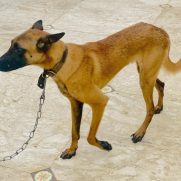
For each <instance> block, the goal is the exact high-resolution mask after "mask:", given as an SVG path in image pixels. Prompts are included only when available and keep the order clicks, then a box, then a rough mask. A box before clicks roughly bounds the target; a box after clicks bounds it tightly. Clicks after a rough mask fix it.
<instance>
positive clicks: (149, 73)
mask: <svg viewBox="0 0 181 181" xmlns="http://www.w3.org/2000/svg"><path fill="white" fill-rule="evenodd" d="M64 34H65V33H64V32H61V33H57V34H49V33H48V32H45V31H43V24H42V20H39V21H37V22H35V23H34V24H33V26H32V27H31V28H29V29H28V30H27V31H25V32H24V33H22V34H21V35H19V36H17V37H16V38H14V39H13V40H12V42H11V47H10V49H9V50H8V51H7V53H5V54H4V55H3V56H1V57H0V71H4V72H8V71H12V70H15V69H18V68H21V67H24V66H27V65H37V66H39V67H41V68H43V69H44V70H45V71H48V72H49V73H51V72H53V74H52V75H51V76H52V78H53V79H54V81H55V82H56V84H57V86H58V88H59V90H60V91H61V92H62V93H63V95H65V96H66V97H67V98H68V99H69V101H70V104H71V111H72V142H71V145H70V147H69V148H68V149H66V150H65V151H64V152H63V153H62V155H61V158H62V159H70V158H71V157H72V156H75V154H76V150H77V148H78V140H79V138H80V134H79V132H80V124H81V117H82V111H83V104H84V103H87V104H88V105H89V106H90V107H91V109H92V122H91V126H90V131H89V134H88V137H87V141H88V143H89V144H91V145H94V146H96V147H98V148H101V149H103V150H107V151H110V150H111V149H112V146H111V144H109V143H108V142H107V141H101V140H99V139H97V138H96V133H97V130H98V127H99V124H100V122H101V118H102V116H103V113H104V109H105V107H106V104H107V102H108V99H109V98H108V97H107V96H106V95H104V94H103V93H102V91H101V89H102V88H103V87H104V86H105V85H106V84H107V83H108V82H109V81H110V80H111V79H112V78H113V77H114V76H115V75H116V74H117V73H118V72H119V71H120V70H121V69H122V68H124V67H125V66H127V65H128V64H130V63H134V62H136V64H137V70H138V73H139V79H140V86H141V90H142V93H143V97H144V100H145V103H146V117H145V120H144V122H143V124H142V125H141V126H140V128H139V129H138V130H137V131H136V132H135V133H134V134H133V135H132V141H133V142H134V143H137V142H140V141H141V140H142V138H143V137H144V135H145V133H146V129H147V127H148V125H149V124H150V122H151V120H152V117H153V115H154V114H158V113H160V112H161V111H162V109H163V96H164V83H163V82H162V81H161V80H159V79H158V78H157V76H158V73H159V70H160V68H161V67H162V66H163V67H164V68H165V69H166V70H167V71H169V72H172V73H176V72H179V71H180V70H181V60H179V61H178V62H177V63H173V62H172V61H171V60H170V58H169V49H170V40H169V36H168V34H167V33H166V32H165V31H164V30H163V29H161V28H158V27H156V26H154V25H151V24H147V23H144V22H140V23H137V24H135V25H133V26H130V27H128V28H126V29H123V30H122V31H120V32H117V33H115V34H113V35H111V36H108V37H107V38H105V39H102V40H99V41H96V42H89V43H86V44H83V45H78V44H74V43H64V42H63V41H61V38H62V37H63V36H64ZM154 87H155V88H156V90H157V91H158V96H159V97H158V103H157V105H156V106H154V103H153V89H154Z"/></svg>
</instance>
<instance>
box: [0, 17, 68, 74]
mask: <svg viewBox="0 0 181 181" xmlns="http://www.w3.org/2000/svg"><path fill="white" fill-rule="evenodd" d="M64 34H65V33H63V32H62V33H57V34H49V33H47V32H45V31H43V25H42V20H39V21H37V22H36V23H34V24H33V26H32V27H31V28H30V29H28V30H27V31H26V32H24V33H22V34H21V35H19V36H17V37H16V38H14V39H13V40H12V41H11V46H10V48H9V50H8V51H7V52H6V53H5V54H4V55H3V56H1V57H0V71H3V72H8V71H12V70H15V69H18V68H21V67H24V66H27V65H40V64H43V62H44V61H46V60H47V59H48V57H47V55H48V52H49V51H50V50H51V49H52V47H53V44H54V43H56V42H57V41H58V40H60V39H61V38H62V37H63V36H64Z"/></svg>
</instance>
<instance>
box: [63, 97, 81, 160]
mask: <svg viewBox="0 0 181 181" xmlns="http://www.w3.org/2000/svg"><path fill="white" fill-rule="evenodd" d="M69 100H70V103H71V111H72V143H71V146H70V148H69V149H66V150H65V151H64V152H63V153H62V155H61V156H60V157H61V158H62V159H70V158H71V157H72V156H75V154H76V150H77V148H78V140H79V138H80V124H81V118H82V109H83V103H82V102H79V101H78V100H76V99H74V98H72V97H71V98H70V97H69Z"/></svg>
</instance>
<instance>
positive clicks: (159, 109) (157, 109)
mask: <svg viewBox="0 0 181 181" xmlns="http://www.w3.org/2000/svg"><path fill="white" fill-rule="evenodd" d="M162 110H163V106H162V107H157V108H156V109H155V114H160V113H161V112H162Z"/></svg>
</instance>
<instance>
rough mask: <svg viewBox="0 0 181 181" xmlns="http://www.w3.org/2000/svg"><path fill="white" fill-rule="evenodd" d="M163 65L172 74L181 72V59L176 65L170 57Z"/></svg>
mask: <svg viewBox="0 0 181 181" xmlns="http://www.w3.org/2000/svg"><path fill="white" fill-rule="evenodd" d="M163 65H164V68H165V69H166V70H167V71H169V72H171V73H178V72H179V71H181V59H180V60H179V61H177V62H176V63H174V62H172V60H171V59H170V58H169V56H168V57H167V58H166V59H165V61H164V63H163Z"/></svg>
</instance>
